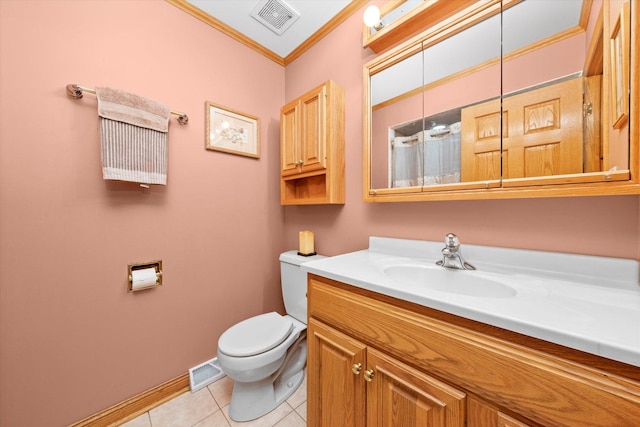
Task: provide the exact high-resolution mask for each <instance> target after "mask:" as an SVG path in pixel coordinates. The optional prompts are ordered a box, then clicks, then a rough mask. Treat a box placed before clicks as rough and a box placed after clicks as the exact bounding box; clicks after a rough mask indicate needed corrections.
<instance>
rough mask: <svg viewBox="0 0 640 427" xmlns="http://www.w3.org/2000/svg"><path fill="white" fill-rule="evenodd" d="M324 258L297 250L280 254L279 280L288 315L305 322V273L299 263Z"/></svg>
mask: <svg viewBox="0 0 640 427" xmlns="http://www.w3.org/2000/svg"><path fill="white" fill-rule="evenodd" d="M321 258H325V257H324V256H322V255H313V256H302V255H298V251H288V252H285V253H283V254H281V255H280V282H281V284H282V298H283V299H284V308H285V309H286V311H287V314H288V315H289V316H292V317H294V318H296V319H297V320H299V321H301V322H303V323H304V324H306V323H307V273H306V272H305V271H302V269H301V268H300V265H301V264H302V263H304V262H308V261H314V260H317V259H321Z"/></svg>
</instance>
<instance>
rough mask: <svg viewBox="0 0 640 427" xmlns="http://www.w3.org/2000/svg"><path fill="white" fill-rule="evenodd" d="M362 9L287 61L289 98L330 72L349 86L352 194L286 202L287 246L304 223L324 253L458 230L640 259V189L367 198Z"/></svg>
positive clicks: (468, 237) (516, 243) (366, 56)
mask: <svg viewBox="0 0 640 427" xmlns="http://www.w3.org/2000/svg"><path fill="white" fill-rule="evenodd" d="M363 11H364V8H363V9H362V10H361V11H360V12H358V13H356V14H354V15H353V16H351V17H350V18H349V19H348V20H347V21H345V23H343V24H342V25H341V26H340V27H339V28H337V29H336V30H335V31H333V32H332V33H331V34H329V35H328V36H327V37H325V38H324V39H323V40H322V41H321V42H320V43H319V44H317V45H315V46H314V47H313V48H312V49H311V50H309V51H308V52H307V53H305V54H304V55H303V56H301V57H300V58H299V59H298V60H297V61H295V62H294V63H293V64H290V65H289V66H288V67H287V69H286V92H285V93H286V99H287V100H290V99H292V98H294V97H295V96H297V95H298V94H300V93H302V92H303V91H304V90H305V89H306V88H308V87H312V86H313V85H314V84H316V83H317V82H319V81H322V80H326V79H329V78H331V79H333V80H335V81H336V82H338V83H339V84H341V85H343V86H344V87H345V90H346V117H347V126H346V170H347V172H346V183H347V192H346V193H347V194H346V204H345V205H344V206H291V207H286V208H285V246H287V245H295V244H296V238H297V237H296V236H297V232H298V230H304V229H310V230H313V231H314V232H315V236H316V250H317V251H318V252H320V253H323V254H326V255H335V254H339V253H344V252H348V251H353V250H359V249H364V248H366V247H367V245H368V237H369V236H371V235H375V236H390V237H400V238H411V239H426V240H436V241H440V240H442V239H443V238H444V235H445V234H446V233H448V232H455V233H457V234H458V235H459V236H460V238H461V241H462V243H463V244H464V243H468V244H478V245H490V246H503V247H515V248H527V249H535V250H550V251H559V252H570V253H581V254H593V255H602V256H614V257H623V258H634V259H638V256H639V253H638V237H639V230H638V219H639V206H638V202H639V198H638V196H618V197H579V198H560V199H531V200H486V201H450V202H412V203H382V204H376V203H365V202H363V201H362V191H363V189H362V67H363V65H364V64H365V63H367V62H369V61H370V60H372V59H373V58H374V55H375V54H374V53H373V52H372V51H371V50H369V49H363V48H362V44H361V40H362V24H361V17H362V12H363Z"/></svg>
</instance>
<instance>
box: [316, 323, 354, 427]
mask: <svg viewBox="0 0 640 427" xmlns="http://www.w3.org/2000/svg"><path fill="white" fill-rule="evenodd" d="M307 328H308V329H307V346H308V358H307V386H308V393H307V423H308V425H309V426H311V427H336V426H341V427H366V422H365V392H366V388H365V380H364V379H363V371H364V370H365V366H366V347H365V345H364V344H362V343H360V342H358V341H356V340H354V339H353V338H351V337H349V336H347V335H344V334H342V333H340V332H338V331H336V330H335V329H333V328H331V327H329V326H326V325H324V324H322V323H321V322H318V321H317V320H315V319H309V323H308V325H307Z"/></svg>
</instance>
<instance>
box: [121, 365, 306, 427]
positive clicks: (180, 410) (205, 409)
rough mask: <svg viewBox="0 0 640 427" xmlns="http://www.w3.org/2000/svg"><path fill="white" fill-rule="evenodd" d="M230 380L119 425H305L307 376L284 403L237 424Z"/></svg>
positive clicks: (186, 394)
mask: <svg viewBox="0 0 640 427" xmlns="http://www.w3.org/2000/svg"><path fill="white" fill-rule="evenodd" d="M232 389H233V380H232V379H230V378H229V377H223V378H221V379H219V380H218V381H216V382H214V383H213V384H210V385H209V386H207V387H204V388H202V389H200V390H198V391H197V392H195V393H191V391H187V392H186V393H183V394H181V395H180V396H178V397H176V398H174V399H173V400H170V401H168V402H166V403H164V404H162V405H160V406H158V407H157V408H154V409H152V410H150V411H149V412H145V413H144V414H142V415H140V416H139V417H137V418H135V419H133V420H131V421H129V422H127V423H125V424H123V425H122V426H121V427H232V426H243V427H305V426H306V425H307V422H306V419H307V378H306V376H305V379H304V381H303V382H302V384H301V385H300V387H299V388H298V389H297V390H296V391H295V393H293V394H292V395H291V396H290V397H289V399H287V401H286V402H284V403H283V404H282V405H280V406H279V407H277V408H276V409H274V410H273V411H271V412H269V413H268V414H267V415H265V416H263V417H262V418H258V419H257V420H254V421H249V422H246V423H238V422H235V421H232V420H231V419H230V418H229V402H230V401H231V390H232Z"/></svg>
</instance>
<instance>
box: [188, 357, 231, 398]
mask: <svg viewBox="0 0 640 427" xmlns="http://www.w3.org/2000/svg"><path fill="white" fill-rule="evenodd" d="M224 376H225V373H224V372H222V369H221V368H220V365H219V364H218V358H217V357H214V358H213V359H211V360H209V361H207V362H204V363H202V364H200V365H198V366H195V367H193V368H191V369H189V384H190V385H191V393H194V392H196V391H198V390H200V389H201V388H202V387H206V386H208V385H209V384H211V383H212V382H214V381H216V380H219V379H220V378H222V377H224Z"/></svg>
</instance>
